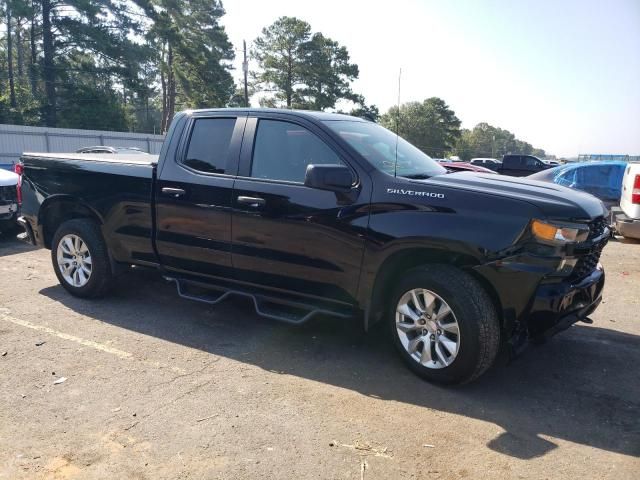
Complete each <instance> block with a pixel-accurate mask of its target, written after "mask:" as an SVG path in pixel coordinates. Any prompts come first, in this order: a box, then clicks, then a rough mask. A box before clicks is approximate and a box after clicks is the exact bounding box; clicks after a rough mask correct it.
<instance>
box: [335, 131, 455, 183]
mask: <svg viewBox="0 0 640 480" xmlns="http://www.w3.org/2000/svg"><path fill="white" fill-rule="evenodd" d="M325 124H326V125H327V126H328V127H329V128H331V129H332V130H333V131H334V132H336V133H337V134H338V135H340V136H341V137H342V138H343V139H344V140H346V141H347V142H348V143H349V145H351V146H352V147H353V148H355V149H356V150H357V151H358V153H360V154H361V155H362V156H363V157H364V158H365V159H367V161H368V162H369V163H371V165H373V166H374V167H375V168H377V169H378V170H381V171H383V172H385V173H388V174H390V175H394V173H396V172H397V175H398V176H399V177H406V178H428V177H433V176H435V175H442V174H443V173H447V170H446V169H445V168H444V167H442V166H440V165H438V164H437V163H436V162H435V161H434V160H433V159H432V158H431V157H429V155H427V154H425V153H423V152H422V151H421V150H419V149H417V148H416V147H414V146H413V145H411V144H410V143H409V142H407V141H406V140H403V139H402V138H399V137H396V134H395V133H393V132H390V131H389V130H387V129H386V128H384V127H381V126H380V125H378V124H377V123H372V122H356V121H348V120H328V121H325ZM396 139H397V140H396ZM396 141H397V149H398V164H397V166H396Z"/></svg>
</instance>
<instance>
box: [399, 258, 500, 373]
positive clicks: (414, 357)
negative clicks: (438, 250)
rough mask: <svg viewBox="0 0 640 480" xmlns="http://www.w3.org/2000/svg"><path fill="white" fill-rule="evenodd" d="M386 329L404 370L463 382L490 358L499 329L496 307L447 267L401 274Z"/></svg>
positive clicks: (462, 275)
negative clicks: (403, 364)
mask: <svg viewBox="0 0 640 480" xmlns="http://www.w3.org/2000/svg"><path fill="white" fill-rule="evenodd" d="M391 307H392V308H391V311H390V313H389V326H390V330H391V334H392V338H393V341H394V344H395V345H396V347H397V348H398V350H399V352H400V355H401V356H402V358H403V359H404V361H405V362H406V363H407V365H408V366H409V368H410V369H411V370H413V371H414V372H415V373H417V374H418V375H419V376H421V377H422V378H424V379H426V380H429V381H433V382H437V383H449V384H450V383H463V382H468V381H471V380H473V379H475V378H477V377H479V376H480V375H481V374H482V373H484V372H485V371H486V370H487V369H488V368H489V367H490V366H491V365H492V364H493V361H494V360H495V357H496V355H497V353H498V348H499V344H500V327H499V322H498V316H497V313H496V309H495V306H494V305H493V302H492V301H491V298H490V297H489V295H488V294H487V292H486V291H485V290H484V289H483V288H482V286H481V285H480V284H479V283H478V282H477V281H476V280H475V279H474V278H473V277H472V276H470V275H468V274H467V273H465V272H462V271H461V270H459V269H457V268H455V267H452V266H449V265H428V266H424V267H419V268H416V269H413V270H410V271H408V272H406V273H405V274H404V275H403V276H402V279H401V280H400V281H399V282H398V285H397V287H396V288H395V290H394V294H393V296H392V302H391Z"/></svg>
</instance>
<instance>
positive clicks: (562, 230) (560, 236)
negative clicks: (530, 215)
mask: <svg viewBox="0 0 640 480" xmlns="http://www.w3.org/2000/svg"><path fill="white" fill-rule="evenodd" d="M531 233H533V236H534V237H536V238H537V239H538V240H542V241H544V242H551V243H555V244H560V245H563V244H565V243H579V242H584V241H585V240H586V239H587V237H588V236H589V227H587V226H586V225H575V224H573V225H556V224H553V223H549V222H543V221H542V220H533V221H532V222H531Z"/></svg>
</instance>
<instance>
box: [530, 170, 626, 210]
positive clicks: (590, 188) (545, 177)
mask: <svg viewBox="0 0 640 480" xmlns="http://www.w3.org/2000/svg"><path fill="white" fill-rule="evenodd" d="M626 167H627V162H622V161H602V162H580V163H568V164H566V165H560V166H559V167H554V168H550V169H549V170H544V171H542V172H538V173H534V174H533V175H530V176H529V177H527V178H531V179H532V180H541V181H544V182H553V183H557V184H558V185H564V186H565V187H569V188H575V189H576V190H582V191H584V192H588V193H590V194H591V195H594V196H596V197H598V198H599V199H600V200H602V201H603V202H604V204H605V205H607V207H609V208H610V207H612V206H617V205H620V196H621V195H622V177H623V176H624V169H625V168H626Z"/></svg>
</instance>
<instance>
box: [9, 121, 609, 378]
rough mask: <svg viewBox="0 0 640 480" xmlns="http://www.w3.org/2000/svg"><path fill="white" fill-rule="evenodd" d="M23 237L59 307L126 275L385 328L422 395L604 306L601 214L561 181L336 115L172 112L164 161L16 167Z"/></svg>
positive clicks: (297, 317) (90, 159) (65, 160)
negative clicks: (136, 271) (449, 154)
mask: <svg viewBox="0 0 640 480" xmlns="http://www.w3.org/2000/svg"><path fill="white" fill-rule="evenodd" d="M21 162H22V164H23V166H22V171H23V178H22V195H23V205H22V217H21V218H20V222H21V224H22V225H23V227H24V228H25V231H26V235H27V236H28V238H29V239H30V240H31V241H32V242H33V243H34V244H36V245H40V246H44V247H46V248H48V249H51V259H52V262H53V268H54V270H55V273H56V275H57V276H58V279H59V280H60V283H61V284H62V286H63V287H64V288H66V289H67V290H68V291H69V292H70V293H71V294H73V295H77V296H80V297H95V296H99V295H103V294H104V293H105V292H107V291H108V288H109V286H110V285H111V284H112V282H113V279H114V277H115V276H116V275H118V274H120V273H121V272H123V271H125V270H126V268H127V267H128V266H130V265H144V266H151V267H156V268H158V269H159V270H160V271H161V272H162V274H163V275H164V276H165V278H167V279H169V280H171V281H173V282H175V284H176V285H177V290H178V293H179V294H180V295H181V296H183V297H186V298H189V299H193V300H200V301H204V302H208V303H210V304H215V303H218V302H221V301H223V300H224V299H226V298H228V297H229V296H231V295H242V296H246V297H249V298H250V299H251V300H252V301H253V303H254V305H255V308H256V311H257V312H258V314H260V315H263V316H265V317H268V318H271V319H275V320H281V321H284V322H289V323H292V324H300V323H303V322H306V321H307V320H309V319H310V318H312V317H314V316H316V315H321V316H322V315H334V316H338V317H343V318H347V317H355V318H361V319H362V321H363V324H364V327H365V329H369V328H370V327H371V326H372V325H373V324H375V323H377V322H381V323H382V324H385V325H386V328H387V329H388V334H389V336H390V338H391V339H392V341H393V342H394V343H395V345H396V347H397V348H398V351H399V352H400V354H401V356H402V358H403V359H404V360H405V361H406V362H407V364H408V365H409V367H410V368H411V369H412V370H414V371H415V372H416V373H417V374H419V375H420V376H422V377H423V378H426V379H428V380H431V381H436V382H441V383H456V382H464V381H469V380H472V379H474V378H476V377H478V376H479V375H480V374H482V373H483V372H484V371H485V370H486V369H487V368H489V367H490V366H491V364H492V363H493V361H494V359H495V358H496V355H497V353H498V351H499V349H500V348H501V347H504V348H507V349H508V351H511V352H517V351H519V350H520V348H521V347H522V346H524V345H525V344H526V342H527V340H529V339H543V338H545V337H546V336H547V335H550V334H552V333H555V332H557V331H559V330H562V329H564V328H567V327H568V326H570V325H571V324H573V323H574V322H576V321H579V320H587V316H588V315H589V314H590V313H591V312H593V310H594V309H595V308H596V307H597V305H598V303H599V302H600V299H601V293H602V288H603V285H604V272H603V270H602V267H601V266H600V264H599V258H600V252H601V251H602V248H603V247H604V246H605V244H606V242H607V238H608V236H609V232H608V230H607V227H606V221H605V219H604V213H605V210H604V207H603V205H602V203H601V202H600V201H599V200H597V199H596V198H595V197H592V196H591V195H588V194H585V193H582V192H578V191H575V190H570V189H567V188H564V187H561V186H558V185H554V184H549V183H539V182H535V181H523V180H520V179H515V178H506V177H500V176H497V175H484V174H478V173H473V172H462V173H447V170H445V169H444V168H442V167H441V166H439V165H438V164H437V163H436V162H434V161H433V160H432V159H431V158H429V157H428V156H427V155H425V154H424V153H422V152H421V151H420V150H418V149H417V148H415V147H413V146H412V145H410V144H409V143H407V142H405V141H404V140H402V139H401V138H397V136H396V135H395V134H393V133H392V132H390V131H388V130H386V129H384V128H383V127H381V126H379V125H377V124H375V123H372V122H369V121H365V120H361V119H357V118H352V117H349V116H344V115H337V114H328V113H317V112H296V111H286V110H261V109H238V110H234V109H223V110H202V111H188V112H183V113H180V114H178V115H177V116H176V118H175V119H174V121H173V124H172V126H171V128H170V130H169V132H168V135H167V139H166V141H165V143H164V145H163V147H162V151H161V153H160V156H159V159H156V158H155V157H147V156H141V155H132V156H125V155H111V156H107V155H105V156H100V155H91V154H80V155H78V154H68V155H64V154H35V153H25V154H24V155H23V156H22V159H21Z"/></svg>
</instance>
